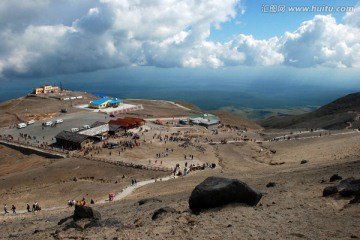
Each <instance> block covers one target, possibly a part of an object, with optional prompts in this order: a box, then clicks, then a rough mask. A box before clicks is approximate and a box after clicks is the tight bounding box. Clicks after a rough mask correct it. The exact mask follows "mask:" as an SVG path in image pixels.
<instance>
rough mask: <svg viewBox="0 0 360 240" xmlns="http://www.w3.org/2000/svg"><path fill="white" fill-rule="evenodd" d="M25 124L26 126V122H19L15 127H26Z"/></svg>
mask: <svg viewBox="0 0 360 240" xmlns="http://www.w3.org/2000/svg"><path fill="white" fill-rule="evenodd" d="M26 126H27V125H26V123H19V124H18V125H17V128H18V129H20V128H24V127H26Z"/></svg>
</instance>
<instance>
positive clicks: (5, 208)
mask: <svg viewBox="0 0 360 240" xmlns="http://www.w3.org/2000/svg"><path fill="white" fill-rule="evenodd" d="M4 213H5V215H6V214H8V213H9V212H8V210H7V206H6V204H4Z"/></svg>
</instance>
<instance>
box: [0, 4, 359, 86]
mask: <svg viewBox="0 0 360 240" xmlns="http://www.w3.org/2000/svg"><path fill="white" fill-rule="evenodd" d="M275 2H276V4H274V3H275ZM292 7H305V8H307V7H309V8H312V11H310V12H305V11H306V9H305V10H304V9H303V10H302V11H301V10H300V11H299V12H294V11H293V10H292V9H291V8H292ZM321 7H322V8H321ZM326 7H334V8H333V9H331V8H326ZM337 7H341V8H340V9H338V10H337ZM342 7H353V9H352V11H348V10H346V9H345V8H342ZM0 39H1V43H0V78H1V79H10V78H14V77H15V78H25V77H45V76H56V75H61V74H71V73H79V72H92V71H97V70H102V69H112V68H130V67H134V66H137V67H143V66H152V67H155V68H162V69H163V68H176V69H184V71H186V69H194V68H210V69H222V68H231V67H239V66H244V67H253V68H258V67H259V68H264V67H281V68H282V69H284V68H285V69H286V68H289V69H290V68H291V69H294V68H296V69H316V68H321V69H324V68H325V69H326V68H329V69H332V70H333V69H339V71H341V70H342V69H351V70H355V71H356V70H358V69H360V5H359V3H358V1H352V0H346V1H344V0H331V1H323V0H306V1H303V0H302V1H299V0H279V1H273V0H246V1H245V0H182V1H179V0H86V1H85V0H76V1H74V0H31V1H23V0H3V1H1V2H0Z"/></svg>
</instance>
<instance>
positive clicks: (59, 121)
mask: <svg viewBox="0 0 360 240" xmlns="http://www.w3.org/2000/svg"><path fill="white" fill-rule="evenodd" d="M62 122H64V120H62V119H57V120H56V121H55V123H62Z"/></svg>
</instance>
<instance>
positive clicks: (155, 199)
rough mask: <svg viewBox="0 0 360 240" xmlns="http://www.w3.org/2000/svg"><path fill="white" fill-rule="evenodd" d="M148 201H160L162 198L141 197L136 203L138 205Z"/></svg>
mask: <svg viewBox="0 0 360 240" xmlns="http://www.w3.org/2000/svg"><path fill="white" fill-rule="evenodd" d="M149 202H162V200H161V199H158V198H145V199H141V200H140V201H139V202H138V203H139V206H140V205H143V204H146V203H149Z"/></svg>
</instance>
